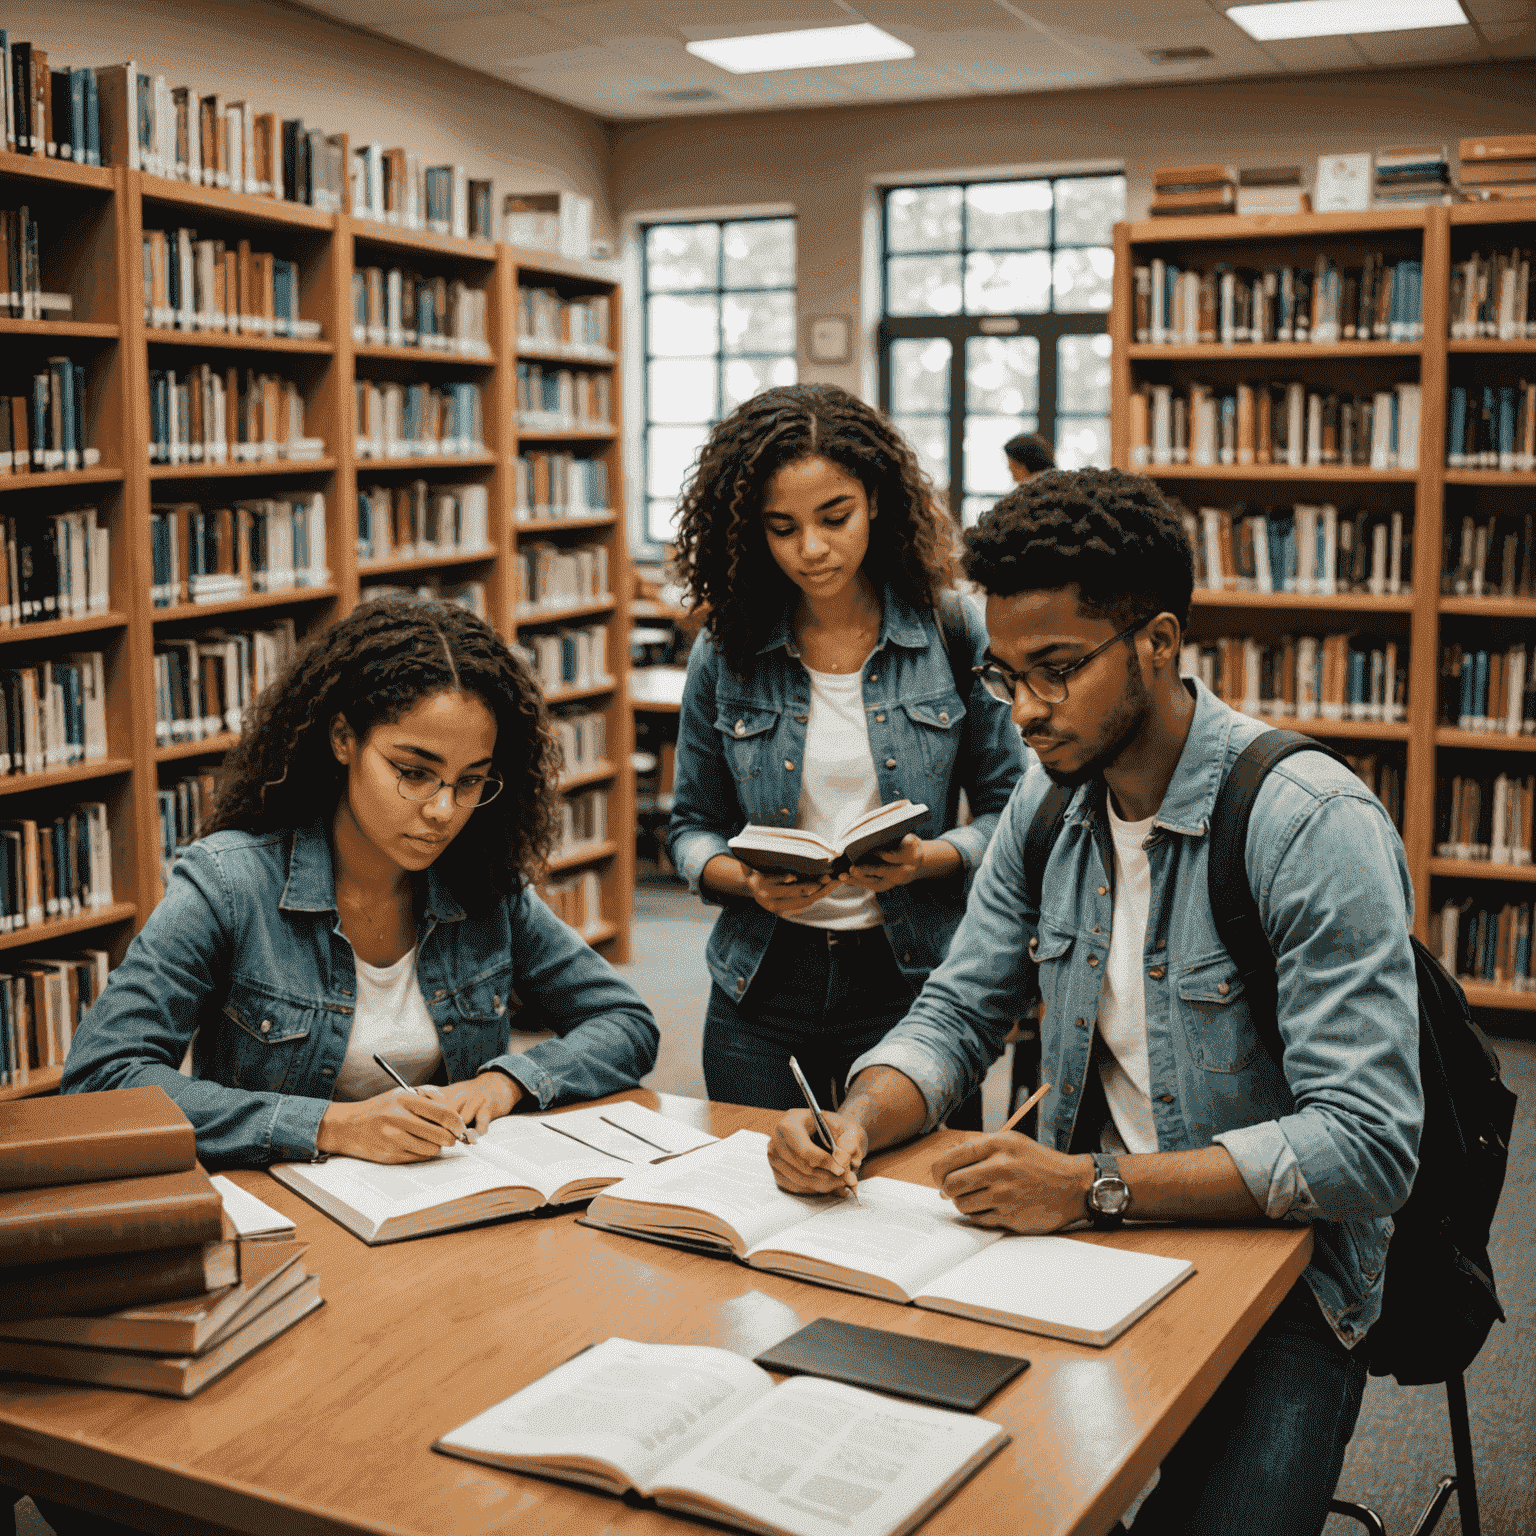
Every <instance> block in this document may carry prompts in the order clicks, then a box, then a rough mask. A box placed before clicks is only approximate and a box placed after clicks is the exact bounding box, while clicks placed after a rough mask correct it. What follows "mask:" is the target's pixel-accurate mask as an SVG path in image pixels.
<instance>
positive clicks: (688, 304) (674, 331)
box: [646, 294, 720, 357]
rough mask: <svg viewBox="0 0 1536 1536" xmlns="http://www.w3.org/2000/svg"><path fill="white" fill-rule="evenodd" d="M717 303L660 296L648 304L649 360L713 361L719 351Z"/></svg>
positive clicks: (714, 301) (716, 301) (714, 299)
mask: <svg viewBox="0 0 1536 1536" xmlns="http://www.w3.org/2000/svg"><path fill="white" fill-rule="evenodd" d="M719 304H720V301H719V300H718V299H716V298H711V297H699V298H687V299H685V298H680V297H677V296H675V295H666V294H663V295H661V296H660V297H658V298H654V299H652V300H651V301H650V313H649V317H648V325H647V327H646V329H647V335H646V346H647V348H648V350H649V352H650V354H651V356H652V357H713V356H714V354H715V353H716V352H718V351H719V350H720V331H719Z"/></svg>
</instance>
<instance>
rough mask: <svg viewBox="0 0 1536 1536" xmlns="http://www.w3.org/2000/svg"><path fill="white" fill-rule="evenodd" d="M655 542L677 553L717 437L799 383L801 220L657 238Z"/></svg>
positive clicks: (649, 257) (648, 268)
mask: <svg viewBox="0 0 1536 1536" xmlns="http://www.w3.org/2000/svg"><path fill="white" fill-rule="evenodd" d="M643 250H644V273H643V281H644V286H645V319H644V330H645V338H644V348H645V438H644V446H643V450H642V451H643V464H642V474H643V483H644V486H645V521H644V530H643V531H644V542H645V543H646V544H647V545H649V546H652V547H653V548H654V547H656V546H662V545H667V544H670V543H671V542H672V535H673V527H674V524H675V520H676V517H677V497H678V492H679V490H680V489H681V487H682V484H683V482H684V480H686V479H687V477H688V473H689V471H690V469H691V468H692V467H693V463H694V461H695V459H696V458H697V457H698V452H699V449H700V448H701V447H702V446H703V444H704V440H705V439H706V438H707V437H708V436H709V429H710V428H711V427H712V426H714V424H715V423H716V422H717V421H719V420H721V418H722V417H725V416H728V415H729V414H730V413H731V412H732V411H733V410H735V408H736V407H737V406H738V405H740V404H741V403H742V402H743V401H744V400H750V399H751V398H752V396H753V395H756V394H759V393H761V392H762V391H763V390H765V389H768V388H770V387H772V386H773V385H776V384H793V383H794V382H795V221H794V219H792V218H776V219H724V220H701V221H697V222H693V223H687V224H651V225H649V226H647V228H646V230H645V240H644V244H643Z"/></svg>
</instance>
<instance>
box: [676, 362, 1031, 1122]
mask: <svg viewBox="0 0 1536 1536" xmlns="http://www.w3.org/2000/svg"><path fill="white" fill-rule="evenodd" d="M676 563H677V569H678V573H679V576H680V578H681V580H682V582H683V583H684V585H685V587H686V589H687V593H688V598H689V600H690V602H692V603H694V604H699V605H702V606H703V607H704V609H705V614H706V617H705V629H704V632H703V633H702V634H701V635H700V636H699V639H698V641H697V643H696V644H695V645H694V648H693V654H692V657H691V658H690V660H689V663H688V681H687V685H686V688H685V691H684V695H683V708H682V714H681V716H680V720H679V726H678V742H677V775H676V782H675V786H674V794H673V802H672V821H671V829H670V833H669V837H668V841H669V846H670V850H671V855H672V859H673V862H674V863H675V864H676V866H677V868H678V869H679V870H680V871H681V872H682V873H683V874H684V875H685V876H686V877H687V880H688V884H689V887H690V889H692V890H694V891H697V892H699V893H700V894H701V895H702V896H703V898H704V900H705V901H707V902H711V903H715V904H718V905H720V906H722V907H723V908H724V911H723V912H722V913H721V915H720V917H719V919H718V920H717V922H716V923H715V927H714V931H713V933H712V934H711V936H710V941H709V948H708V963H709V969H710V976H711V982H712V984H711V987H710V999H709V1008H708V1012H707V1014H706V1016H705V1024H704V1076H705V1081H706V1083H707V1085H708V1088H709V1096H710V1097H711V1098H712V1099H724V1100H729V1101H733V1102H736V1103H740V1104H755V1105H759V1106H761V1107H764V1108H768V1109H789V1108H793V1107H796V1106H798V1105H799V1104H800V1103H801V1098H800V1094H799V1091H798V1089H797V1088H796V1086H795V1083H794V1079H793V1078H792V1076H791V1075H790V1071H789V1066H788V1062H789V1057H790V1056H792V1055H793V1056H795V1057H797V1058H798V1059H799V1062H800V1064H801V1065H802V1066H803V1067H804V1068H805V1069H806V1071H807V1075H808V1076H809V1077H810V1079H811V1082H812V1085H813V1086H814V1087H815V1089H816V1092H817V1094H818V1095H821V1094H823V1093H827V1094H829V1095H830V1098H831V1102H832V1103H836V1102H838V1101H839V1100H840V1099H841V1095H842V1088H843V1084H844V1082H845V1081H846V1079H847V1077H848V1074H849V1071H850V1069H852V1068H853V1067H854V1065H855V1063H856V1061H857V1058H858V1057H859V1056H860V1055H861V1054H862V1053H863V1052H865V1051H866V1050H868V1049H870V1048H871V1047H873V1046H874V1045H875V1044H876V1043H877V1042H878V1041H879V1040H880V1039H881V1038H882V1037H883V1036H884V1034H885V1032H886V1031H887V1030H888V1029H890V1028H891V1026H892V1025H894V1024H895V1023H896V1022H897V1021H898V1020H899V1019H900V1018H901V1017H902V1016H903V1015H904V1014H905V1013H906V1011H907V1008H908V1006H909V1004H910V1003H911V1002H912V999H913V998H914V997H915V996H916V994H917V991H918V989H919V988H920V987H921V986H922V984H923V981H924V979H925V978H926V977H927V975H928V972H929V971H930V970H932V968H933V967H934V966H935V965H936V964H937V963H938V962H939V961H940V960H941V959H942V958H943V956H944V954H945V951H946V950H947V949H948V947H949V941H950V939H951V937H952V936H953V934H954V931H955V929H956V927H957V926H958V925H959V922H960V918H961V915H962V913H963V912H964V908H965V891H966V888H967V885H968V883H969V880H970V877H971V876H972V875H973V874H974V873H975V871H976V868H977V866H978V865H979V864H980V862H981V858H982V855H983V854H984V853H985V852H986V849H987V844H988V842H989V841H990V840H991V837H992V833H993V830H994V828H995V827H996V825H997V820H998V816H999V814H1000V812H1001V811H1002V808H1003V806H1004V804H1005V803H1006V802H1007V799H1008V796H1009V793H1010V791H1011V790H1012V788H1013V785H1014V781H1015V780H1016V779H1017V778H1018V777H1019V775H1020V774H1021V773H1022V772H1023V770H1024V766H1025V754H1024V748H1023V744H1022V742H1021V741H1020V739H1019V734H1018V732H1017V731H1016V730H1014V729H1013V726H1012V724H1011V722H1010V720H1009V717H1008V711H1007V709H1006V708H1005V707H1003V706H1001V705H999V704H998V703H996V701H994V700H993V699H992V698H991V697H990V696H989V695H988V694H987V692H986V691H985V689H982V688H977V687H974V686H972V682H973V680H972V676H971V668H972V667H973V666H976V665H978V664H979V663H980V662H981V661H982V659H983V656H984V653H985V650H986V631H985V628H984V627H983V625H982V623H981V621H980V618H979V616H978V615H976V614H975V613H974V612H971V611H969V610H968V608H967V605H966V604H965V603H963V602H962V601H961V600H960V599H958V598H957V597H955V596H954V595H953V594H948V595H947V596H946V593H945V589H946V588H947V587H948V586H949V584H950V582H951V580H952V578H953V574H954V569H955V565H954V537H953V531H952V527H951V524H950V522H949V519H948V517H947V516H946V515H945V514H944V512H943V511H942V510H941V509H940V508H939V507H937V506H936V505H935V503H934V498H933V492H932V487H931V486H930V484H929V482H928V480H927V477H926V476H925V475H924V474H923V472H922V470H921V469H920V468H919V467H918V464H917V460H916V458H915V457H914V455H913V453H912V450H911V449H910V448H909V447H908V446H907V444H906V443H905V442H903V441H902V438H901V436H900V434H899V433H898V432H896V430H895V429H894V428H893V427H892V426H891V424H890V422H889V421H887V420H886V418H885V417H884V416H882V415H881V414H880V413H879V412H878V411H875V410H873V409H871V408H870V407H869V406H867V405H865V404H864V403H863V402H862V401H860V400H858V399H856V398H855V397H854V396H852V395H850V394H848V393H847V392H846V391H845V390H842V389H838V388H835V387H833V386H831V385H825V384H802V385H795V386H791V387H788V388H782V389H770V390H767V391H765V392H764V393H763V394H760V395H758V396H756V397H755V398H753V399H752V400H749V401H748V402H747V403H746V404H745V405H742V406H740V407H739V408H738V409H737V410H736V411H735V412H734V413H733V414H732V415H731V416H729V417H728V418H727V419H726V420H725V421H723V422H721V423H720V425H719V426H718V427H716V428H715V430H714V431H713V433H712V434H711V435H710V438H709V441H708V442H707V443H706V444H705V446H704V449H703V451H702V453H701V454H700V458H699V464H698V467H697V469H696V470H695V471H694V474H693V476H692V478H691V479H690V481H689V483H688V484H687V485H686V486H685V487H684V491H683V498H682V502H681V506H680V517H679V524H678V540H677V559H676ZM941 611H942V612H944V613H945V614H946V615H947V617H946V618H945V619H944V621H943V622H941V619H940V614H941ZM946 628H947V629H949V630H950V631H951V634H952V639H950V640H949V642H948V643H946V635H945V630H946ZM962 786H963V787H964V789H965V791H966V795H967V798H968V800H969V803H970V808H971V811H972V813H973V815H974V817H975V819H974V820H973V821H972V822H971V823H970V824H969V825H967V826H964V827H961V826H957V825H956V813H957V805H958V799H959V791H960V789H961V787H962ZM902 797H905V798H908V799H910V800H913V801H916V802H919V803H922V804H925V805H927V807H928V815H927V819H926V820H925V822H924V824H923V826H922V828H921V831H922V836H921V837H919V836H917V835H915V834H908V836H907V837H906V838H905V840H904V841H903V842H902V844H901V846H900V847H899V848H897V849H895V850H894V851H891V852H885V853H880V854H877V855H876V856H875V857H874V858H873V859H872V860H870V861H869V862H868V863H863V864H858V865H855V866H854V867H853V868H852V869H850V870H849V871H848V872H847V873H846V874H842V875H838V876H835V877H833V878H830V879H826V880H819V881H818V880H807V879H803V878H797V877H794V876H785V875H777V874H774V875H766V874H762V873H759V872H757V871H755V870H752V869H750V868H748V867H747V866H746V865H744V864H742V863H740V862H739V861H738V860H737V859H735V858H733V857H732V856H731V853H730V850H729V848H728V846H727V840H728V839H729V838H730V837H732V836H733V835H734V834H735V833H737V832H739V831H740V830H741V828H742V826H743V825H745V824H746V823H748V822H753V823H756V824H758V825H766V826H776V827H799V828H804V829H807V830H810V831H813V832H816V833H817V834H819V835H820V836H822V837H824V838H825V839H826V840H827V841H829V842H830V841H833V839H834V837H835V834H836V832H837V830H838V829H839V827H841V826H845V825H847V823H848V822H850V821H852V820H853V819H854V818H855V817H856V816H858V815H860V814H861V813H863V812H864V811H866V810H872V809H874V808H875V807H877V806H879V805H883V804H888V803H889V802H890V801H892V800H896V799H900V798H902Z"/></svg>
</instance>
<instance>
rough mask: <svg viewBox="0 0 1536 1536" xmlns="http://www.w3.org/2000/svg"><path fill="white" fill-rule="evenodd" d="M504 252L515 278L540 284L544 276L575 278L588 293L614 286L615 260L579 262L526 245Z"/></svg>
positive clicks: (515, 246)
mask: <svg viewBox="0 0 1536 1536" xmlns="http://www.w3.org/2000/svg"><path fill="white" fill-rule="evenodd" d="M506 252H507V255H508V256H509V257H510V258H511V260H512V264H513V265H514V266H515V267H516V268H517V269H518V280H519V281H523V280H525V279H526V280H528V281H529V282H531V283H536V284H538V285H539V286H543V285H544V282H545V280H546V279H548V278H557V279H558V278H575V279H576V280H577V282H578V283H580V284H583V285H585V287H586V291H588V292H591V291H592V290H594V289H605V288H616V287H617V286H618V281H619V264H618V263H617V262H616V261H583V260H582V258H581V257H579V256H562V255H561V254H560V253H559V252H558V251H541V250H536V249H535V248H534V247H532V246H527V245H509V246H507V247H506ZM612 334H613V335H617V334H618V333H617V332H616V331H615V332H613V333H612ZM513 339H514V341H515V338H513Z"/></svg>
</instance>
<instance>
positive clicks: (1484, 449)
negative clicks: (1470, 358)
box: [1478, 384, 1499, 469]
mask: <svg viewBox="0 0 1536 1536" xmlns="http://www.w3.org/2000/svg"><path fill="white" fill-rule="evenodd" d="M1483 419H1484V420H1485V421H1486V422H1487V423H1488V430H1489V431H1490V432H1491V433H1492V434H1493V437H1492V440H1491V441H1489V442H1486V443H1479V444H1478V450H1479V452H1478V465H1479V466H1480V467H1481V468H1483V469H1497V468H1498V467H1499V454H1498V431H1499V398H1498V396H1497V395H1496V394H1495V393H1494V390H1493V385H1491V384H1485V385H1483Z"/></svg>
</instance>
